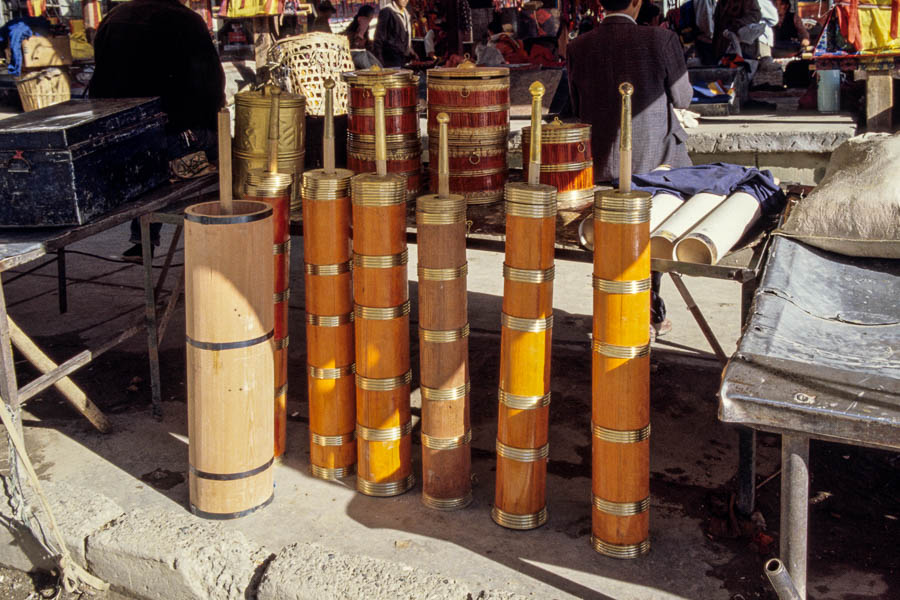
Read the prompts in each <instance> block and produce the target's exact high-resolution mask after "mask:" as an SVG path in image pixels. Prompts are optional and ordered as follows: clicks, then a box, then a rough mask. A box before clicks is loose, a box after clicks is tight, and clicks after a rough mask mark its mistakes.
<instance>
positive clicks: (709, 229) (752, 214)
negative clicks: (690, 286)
mask: <svg viewBox="0 0 900 600" xmlns="http://www.w3.org/2000/svg"><path fill="white" fill-rule="evenodd" d="M760 216H762V210H760V207H759V202H757V200H756V198H754V197H753V196H751V195H750V194H748V193H747V192H735V193H734V194H732V195H730V196H728V198H727V199H726V200H725V201H724V202H723V203H722V204H720V205H719V206H717V207H716V209H715V210H713V211H712V212H711V213H709V214H708V215H707V216H706V217H705V218H704V219H703V220H702V221H700V222H699V223H698V224H697V225H696V226H694V227H692V228H691V230H690V231H689V232H688V233H687V234H685V235H684V236H683V237H682V238H681V239H680V240H679V241H678V243H677V244H676V245H675V256H676V257H677V258H678V260H683V261H685V262H692V263H701V264H705V265H714V264H716V263H717V262H719V259H721V258H722V257H723V256H725V255H726V254H728V251H729V250H731V249H732V248H733V247H734V245H735V244H736V243H737V241H738V240H739V239H741V237H743V235H744V234H745V233H747V231H748V230H749V229H750V227H752V226H753V224H754V223H755V222H756V221H757V220H758V219H759V218H760Z"/></svg>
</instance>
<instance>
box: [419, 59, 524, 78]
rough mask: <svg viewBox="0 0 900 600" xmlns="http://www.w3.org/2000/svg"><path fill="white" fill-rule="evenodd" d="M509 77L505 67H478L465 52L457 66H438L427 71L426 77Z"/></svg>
mask: <svg viewBox="0 0 900 600" xmlns="http://www.w3.org/2000/svg"><path fill="white" fill-rule="evenodd" d="M507 77H509V69H507V68H505V67H479V66H476V65H475V63H473V62H472V61H471V60H470V58H469V55H468V54H466V57H465V60H463V61H462V62H461V63H460V64H459V66H458V67H439V68H437V69H431V70H429V71H428V79H429V80H431V79H450V80H453V79H503V78H507Z"/></svg>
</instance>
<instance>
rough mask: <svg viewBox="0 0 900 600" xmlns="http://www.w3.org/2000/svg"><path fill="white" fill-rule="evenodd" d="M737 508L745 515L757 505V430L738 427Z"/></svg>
mask: <svg viewBox="0 0 900 600" xmlns="http://www.w3.org/2000/svg"><path fill="white" fill-rule="evenodd" d="M737 486H738V492H737V509H738V511H739V512H740V513H742V514H744V515H749V514H751V513H752V512H753V509H754V508H755V506H756V430H755V429H750V428H749V427H738V472H737Z"/></svg>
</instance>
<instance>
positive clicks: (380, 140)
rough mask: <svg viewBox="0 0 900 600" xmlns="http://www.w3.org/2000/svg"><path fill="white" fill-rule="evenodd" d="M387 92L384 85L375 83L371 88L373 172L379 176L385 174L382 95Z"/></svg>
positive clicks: (384, 133) (385, 136)
mask: <svg viewBox="0 0 900 600" xmlns="http://www.w3.org/2000/svg"><path fill="white" fill-rule="evenodd" d="M386 94H387V92H386V91H385V89H384V86H383V85H381V84H380V83H376V84H375V86H374V87H373V88H372V95H373V96H374V97H375V173H377V174H378V175H379V176H380V177H384V176H386V175H387V133H386V132H385V125H384V97H385V95H386Z"/></svg>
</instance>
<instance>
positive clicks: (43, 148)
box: [0, 98, 168, 227]
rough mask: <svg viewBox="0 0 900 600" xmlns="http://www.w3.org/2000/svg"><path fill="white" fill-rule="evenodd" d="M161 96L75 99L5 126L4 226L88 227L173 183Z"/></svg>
mask: <svg viewBox="0 0 900 600" xmlns="http://www.w3.org/2000/svg"><path fill="white" fill-rule="evenodd" d="M165 122H166V117H165V114H164V113H163V112H162V108H161V104H160V101H159V99H158V98H132V99H115V100H112V99H111V100H107V99H104V100H70V101H68V102H64V103H62V104H56V105H54V106H49V107H47V108H42V109H40V110H36V111H33V112H30V113H26V114H22V115H17V116H15V117H10V118H9V119H5V120H3V121H0V227H46V226H53V225H82V224H84V223H87V222H88V221H91V220H92V219H96V218H98V217H101V216H103V215H104V214H105V213H107V212H109V211H112V210H114V209H115V208H117V207H118V206H120V205H122V204H124V203H125V202H128V201H129V200H133V199H134V198H135V197H136V196H138V195H139V194H141V193H143V192H145V191H147V190H149V189H152V188H154V187H156V186H158V185H160V184H162V183H163V182H165V181H166V179H167V178H168V156H167V153H166V133H165Z"/></svg>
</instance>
